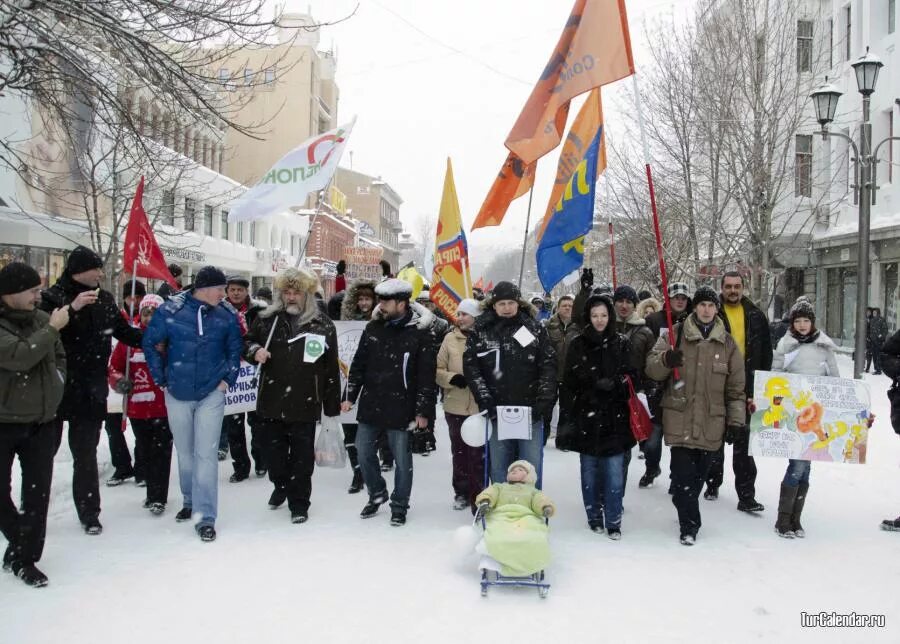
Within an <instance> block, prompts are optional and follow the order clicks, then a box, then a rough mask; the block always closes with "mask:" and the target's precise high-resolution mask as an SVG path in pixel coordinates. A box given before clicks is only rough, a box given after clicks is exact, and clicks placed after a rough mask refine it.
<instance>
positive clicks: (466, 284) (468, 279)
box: [459, 257, 472, 297]
mask: <svg viewBox="0 0 900 644" xmlns="http://www.w3.org/2000/svg"><path fill="white" fill-rule="evenodd" d="M459 261H460V262H461V264H462V278H463V288H464V289H466V297H472V276H471V275H469V270H468V268H469V262H468V260H467V259H466V258H465V257H460V258H459Z"/></svg>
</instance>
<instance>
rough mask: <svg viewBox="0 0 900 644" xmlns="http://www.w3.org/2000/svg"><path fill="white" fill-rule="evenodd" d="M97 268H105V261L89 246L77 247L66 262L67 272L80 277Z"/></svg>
mask: <svg viewBox="0 0 900 644" xmlns="http://www.w3.org/2000/svg"><path fill="white" fill-rule="evenodd" d="M95 268H103V260H102V259H100V256H99V255H98V254H97V253H95V252H94V251H92V250H91V249H90V248H88V247H87V246H76V247H75V250H73V251H72V252H71V253H69V259H67V260H66V272H67V273H68V274H69V275H78V274H79V273H84V272H86V271H90V270H93V269H95Z"/></svg>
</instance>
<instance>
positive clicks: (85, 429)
mask: <svg viewBox="0 0 900 644" xmlns="http://www.w3.org/2000/svg"><path fill="white" fill-rule="evenodd" d="M56 422H57V423H58V430H57V433H58V435H59V436H60V437H61V436H62V434H61V431H62V430H61V427H62V421H60V420H58V421H56ZM68 425H69V449H70V450H71V452H72V470H73V471H72V498H73V499H74V501H75V511H76V512H77V513H78V519H79V520H80V521H81V522H82V523H84V522H85V521H87V520H88V519H91V518H96V517H98V516H100V474H99V472H98V471H97V445H98V444H99V443H100V431H101V429H102V425H103V421H102V420H93V419H91V418H72V419H69V421H68ZM56 446H57V449H58V448H59V442H57V444H56Z"/></svg>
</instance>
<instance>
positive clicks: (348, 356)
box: [334, 321, 367, 423]
mask: <svg viewBox="0 0 900 644" xmlns="http://www.w3.org/2000/svg"><path fill="white" fill-rule="evenodd" d="M366 324H367V323H366V322H345V321H341V322H335V323H334V327H335V329H336V330H337V344H338V367H339V369H340V371H341V400H344V398H345V396H346V392H347V378H348V377H349V375H350V365H351V364H352V363H353V356H355V355H356V348H357V347H358V346H359V339H360V338H361V337H362V333H363V330H364V329H365V328H366ZM340 421H341V422H342V423H355V422H356V407H353V409H351V410H350V411H349V413H346V414H341V415H340Z"/></svg>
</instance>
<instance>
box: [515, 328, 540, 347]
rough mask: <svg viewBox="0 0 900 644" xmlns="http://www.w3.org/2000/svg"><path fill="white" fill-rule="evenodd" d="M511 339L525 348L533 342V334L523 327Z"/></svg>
mask: <svg viewBox="0 0 900 644" xmlns="http://www.w3.org/2000/svg"><path fill="white" fill-rule="evenodd" d="M513 337H514V338H515V339H516V342H518V343H519V344H521V345H522V346H523V347H527V346H528V345H529V344H531V343H532V342H534V340H535V338H534V334H533V333H532V332H531V331H529V330H528V329H526V328H525V327H524V326H522V327H519V330H518V331H516V333H515V335H513Z"/></svg>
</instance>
